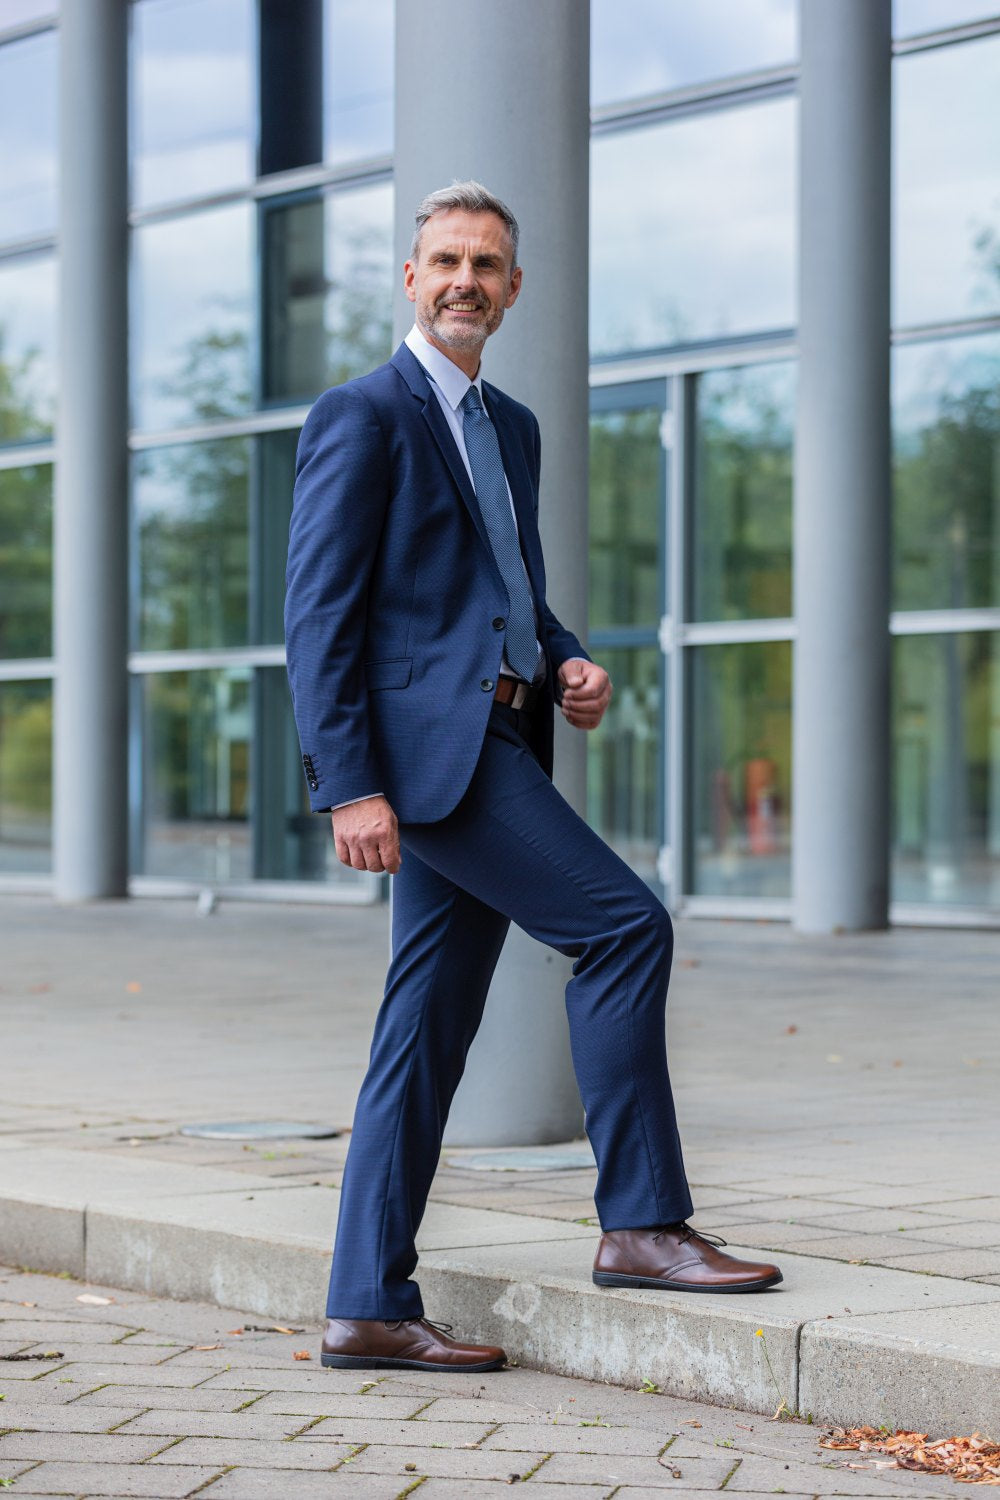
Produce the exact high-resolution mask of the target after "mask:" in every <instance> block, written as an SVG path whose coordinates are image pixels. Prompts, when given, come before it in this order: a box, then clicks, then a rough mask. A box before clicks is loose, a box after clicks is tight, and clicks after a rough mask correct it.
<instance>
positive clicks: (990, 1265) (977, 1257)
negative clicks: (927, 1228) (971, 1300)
mask: <svg viewBox="0 0 1000 1500" xmlns="http://www.w3.org/2000/svg"><path fill="white" fill-rule="evenodd" d="M907 1249H908V1250H909V1246H907ZM880 1264H881V1265H883V1266H895V1267H897V1268H898V1269H899V1270H900V1271H930V1272H931V1273H932V1274H933V1275H935V1276H960V1277H969V1276H1000V1250H958V1249H955V1250H943V1249H942V1248H941V1246H940V1245H931V1246H929V1247H927V1248H923V1249H921V1250H920V1251H919V1253H918V1254H912V1253H910V1254H906V1255H892V1256H886V1257H885V1258H884V1259H883V1260H882V1261H881V1262H880Z"/></svg>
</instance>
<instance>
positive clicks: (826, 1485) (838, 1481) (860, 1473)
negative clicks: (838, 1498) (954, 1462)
mask: <svg viewBox="0 0 1000 1500" xmlns="http://www.w3.org/2000/svg"><path fill="white" fill-rule="evenodd" d="M821 1451H822V1458H820V1459H819V1461H818V1462H815V1463H812V1464H806V1463H796V1462H794V1461H793V1460H791V1461H789V1462H787V1463H782V1462H780V1460H777V1459H770V1458H761V1457H759V1456H758V1455H756V1454H753V1453H751V1454H746V1455H740V1454H739V1453H737V1454H735V1455H734V1456H735V1457H736V1458H739V1459H740V1466H739V1468H738V1469H737V1470H736V1472H735V1474H734V1475H733V1477H732V1479H730V1481H729V1483H728V1484H727V1485H726V1491H727V1493H728V1492H729V1491H730V1490H733V1491H734V1492H736V1493H743V1492H753V1493H756V1494H761V1493H763V1494H773V1493H774V1491H775V1490H777V1489H779V1488H782V1487H783V1488H785V1489H789V1490H804V1489H811V1490H812V1491H813V1492H814V1493H816V1494H818V1493H820V1491H823V1492H824V1493H826V1494H836V1495H883V1496H884V1495H894V1496H896V1497H897V1500H898V1496H899V1489H898V1487H897V1486H896V1485H895V1484H893V1482H892V1481H891V1480H887V1479H886V1478H885V1474H886V1471H885V1470H884V1469H876V1468H875V1466H874V1464H873V1465H872V1466H871V1467H870V1468H867V1467H866V1468H864V1469H849V1468H847V1467H846V1463H854V1462H858V1461H859V1460H860V1459H861V1458H862V1456H861V1455H858V1454H854V1453H850V1454H835V1453H834V1452H833V1450H831V1449H827V1450H821ZM845 1461H846V1462H845ZM896 1472H897V1473H898V1471H896ZM920 1477H921V1476H919V1475H907V1478H913V1479H919V1478H920ZM949 1482H950V1483H954V1481H949ZM914 1488H915V1489H918V1490H921V1492H923V1490H922V1486H920V1485H919V1484H918V1485H916V1486H914Z"/></svg>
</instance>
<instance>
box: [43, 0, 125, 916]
mask: <svg viewBox="0 0 1000 1500" xmlns="http://www.w3.org/2000/svg"><path fill="white" fill-rule="evenodd" d="M127 17H128V7H127V6H125V5H122V3H121V0H73V3H72V4H70V5H65V6H63V8H62V14H61V17H60V28H59V30H60V36H59V111H60V156H59V163H60V177H59V183H60V185H59V340H60V364H59V410H58V419H57V429H56V435H57V444H58V447H57V456H56V478H55V650H56V689H55V788H54V794H55V810H54V825H55V891H56V896H57V897H58V898H59V899H60V900H63V901H86V900H92V899H94V898H97V897H102V896H123V895H124V894H125V891H126V878H127V868H128V857H127V833H128V759H127V737H128V714H127V677H126V661H125V653H126V649H127V599H128V575H127V534H128V504H127V481H126V458H127V454H126V435H127V421H128V418H127V391H126V375H127V354H126V349H127V321H126V287H127V239H126V236H127V224H126V211H127V163H126V94H127V73H126V27H127Z"/></svg>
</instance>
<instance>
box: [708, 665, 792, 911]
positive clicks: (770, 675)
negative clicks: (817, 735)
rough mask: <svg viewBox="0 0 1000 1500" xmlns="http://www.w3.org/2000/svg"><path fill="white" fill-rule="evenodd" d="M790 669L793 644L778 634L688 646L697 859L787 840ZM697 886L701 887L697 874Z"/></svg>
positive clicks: (767, 850)
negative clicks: (691, 657)
mask: <svg viewBox="0 0 1000 1500" xmlns="http://www.w3.org/2000/svg"><path fill="white" fill-rule="evenodd" d="M791 672H792V652H791V646H790V645H789V644H788V643H787V642H784V641H782V642H761V643H754V644H752V645H750V644H748V645H728V646H704V647H699V648H698V649H697V651H696V652H695V653H694V662H693V668H692V687H693V691H692V695H691V705H692V709H693V714H694V723H693V730H694V737H693V755H692V773H693V776H694V784H695V797H694V805H695V819H696V830H697V838H696V845H695V849H696V859H697V855H698V854H699V853H708V852H709V851H715V852H720V851H723V850H725V849H727V848H731V849H733V850H734V851H740V852H749V853H751V854H753V853H770V852H774V851H775V850H776V849H778V848H783V849H784V848H787V838H788V824H789V798H790V795H791V749H792V747H791V700H792V686H791ZM764 796H766V798H767V807H766V816H767V817H768V818H770V820H771V827H770V829H769V830H768V829H766V828H765V827H764V826H763V824H764V816H765V809H764V804H763V797H764ZM754 804H756V805H754ZM753 818H756V819H757V820H758V825H759V826H758V827H757V828H756V829H755V827H754V826H752V819H753ZM770 845H773V846H774V847H773V848H771V847H769V846H770ZM695 888H696V889H701V888H702V887H701V885H700V883H698V882H697V877H696V885H695Z"/></svg>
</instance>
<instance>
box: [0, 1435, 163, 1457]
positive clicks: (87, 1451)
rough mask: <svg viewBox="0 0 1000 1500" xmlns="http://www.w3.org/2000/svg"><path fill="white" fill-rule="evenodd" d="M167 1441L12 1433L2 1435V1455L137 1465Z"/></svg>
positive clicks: (121, 1437)
mask: <svg viewBox="0 0 1000 1500" xmlns="http://www.w3.org/2000/svg"><path fill="white" fill-rule="evenodd" d="M163 1443H164V1439H163V1438H150V1437H128V1436H126V1435H125V1434H124V1433H121V1434H119V1433H114V1432H113V1433H86V1434H85V1433H80V1432H8V1433H7V1434H6V1435H5V1436H4V1437H0V1458H19V1459H32V1458H36V1459H39V1460H41V1459H46V1460H47V1459H69V1460H73V1461H74V1462H76V1461H80V1462H82V1461H84V1460H86V1461H87V1462H88V1463H106V1464H107V1463H114V1464H137V1463H142V1462H143V1460H144V1459H147V1458H149V1457H150V1456H151V1455H152V1454H153V1453H156V1452H157V1451H158V1449H160V1448H162V1447H163Z"/></svg>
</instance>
